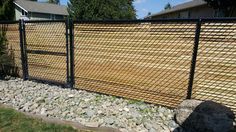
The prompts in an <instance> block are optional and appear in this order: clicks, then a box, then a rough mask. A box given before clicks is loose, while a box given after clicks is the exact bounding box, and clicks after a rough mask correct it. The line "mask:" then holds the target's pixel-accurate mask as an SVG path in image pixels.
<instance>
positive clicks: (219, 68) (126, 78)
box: [1, 18, 236, 112]
mask: <svg viewBox="0 0 236 132" xmlns="http://www.w3.org/2000/svg"><path fill="white" fill-rule="evenodd" d="M1 26H7V27H8V28H7V39H8V47H9V49H10V50H11V51H13V52H14V56H15V61H16V64H17V65H18V66H19V69H20V73H22V74H21V76H22V77H23V78H24V79H30V80H44V81H47V82H57V83H60V84H64V85H65V86H70V87H75V88H78V89H85V90H89V91H94V92H100V93H105V94H110V95H116V96H122V97H127V98H131V99H137V100H143V101H146V102H150V103H155V104H160V105H164V106H169V107H176V106H177V105H178V104H179V103H180V102H181V101H183V100H184V99H186V98H188V99H189V98H193V99H200V100H213V101H216V102H219V103H222V104H225V105H226V106H229V107H230V108H231V109H232V110H233V111H234V112H236V19H234V18H230V19H164V20H137V21H70V20H67V21H26V22H23V21H20V22H10V23H9V22H2V23H1Z"/></svg>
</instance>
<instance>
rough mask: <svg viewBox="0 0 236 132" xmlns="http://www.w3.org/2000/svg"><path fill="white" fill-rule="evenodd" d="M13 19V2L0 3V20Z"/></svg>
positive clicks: (9, 0) (3, 1)
mask: <svg viewBox="0 0 236 132" xmlns="http://www.w3.org/2000/svg"><path fill="white" fill-rule="evenodd" d="M14 17H15V12H14V3H13V0H1V1H0V20H13V19H14Z"/></svg>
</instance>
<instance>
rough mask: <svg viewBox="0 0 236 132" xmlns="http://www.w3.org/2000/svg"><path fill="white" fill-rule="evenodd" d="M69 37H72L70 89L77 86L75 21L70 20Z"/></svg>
mask: <svg viewBox="0 0 236 132" xmlns="http://www.w3.org/2000/svg"><path fill="white" fill-rule="evenodd" d="M69 32H70V33H69V35H70V87H73V86H74V84H75V73H74V66H75V64H74V23H73V20H71V19H70V20H69Z"/></svg>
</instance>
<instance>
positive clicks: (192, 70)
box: [187, 19, 202, 99]
mask: <svg viewBox="0 0 236 132" xmlns="http://www.w3.org/2000/svg"><path fill="white" fill-rule="evenodd" d="M201 24H202V19H199V20H198V22H197V24H196V31H195V40H194V47H193V54H192V63H191V68H190V74H189V85H188V91H187V99H191V96H192V89H193V81H194V74H195V68H196V61H197V53H198V45H199V38H200V32H201Z"/></svg>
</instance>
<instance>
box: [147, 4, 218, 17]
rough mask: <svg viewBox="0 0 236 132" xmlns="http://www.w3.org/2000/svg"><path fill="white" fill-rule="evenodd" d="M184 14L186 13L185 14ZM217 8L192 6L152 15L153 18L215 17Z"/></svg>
mask: <svg viewBox="0 0 236 132" xmlns="http://www.w3.org/2000/svg"><path fill="white" fill-rule="evenodd" d="M186 13H187V14H186ZM183 14H184V15H183ZM186 15H187V16H186ZM214 15H215V10H214V9H212V8H209V7H208V6H207V5H203V6H199V7H195V8H190V9H186V10H181V11H176V12H172V13H168V14H163V15H156V16H152V17H151V18H152V19H159V18H199V17H214Z"/></svg>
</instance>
